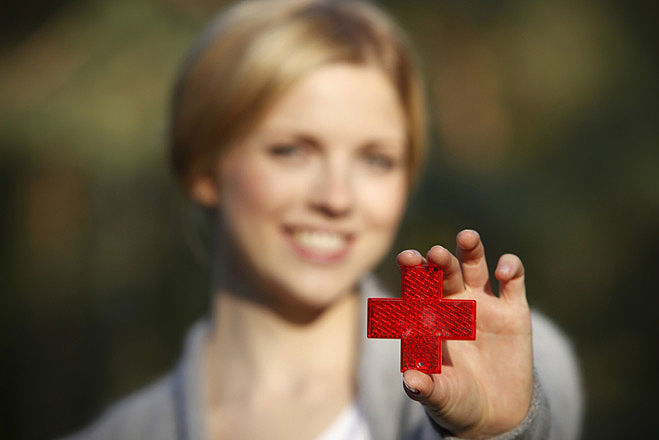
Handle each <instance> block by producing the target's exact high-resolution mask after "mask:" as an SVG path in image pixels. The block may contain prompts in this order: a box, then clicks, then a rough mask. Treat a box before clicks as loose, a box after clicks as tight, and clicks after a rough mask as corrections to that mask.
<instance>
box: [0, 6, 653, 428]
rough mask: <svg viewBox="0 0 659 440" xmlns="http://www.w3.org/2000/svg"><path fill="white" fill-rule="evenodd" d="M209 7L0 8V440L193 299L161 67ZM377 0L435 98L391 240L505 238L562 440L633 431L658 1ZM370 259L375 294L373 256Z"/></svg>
mask: <svg viewBox="0 0 659 440" xmlns="http://www.w3.org/2000/svg"><path fill="white" fill-rule="evenodd" d="M223 3H227V2H221V1H213V0H194V1H190V0H113V1H101V0H75V1H72V0H48V1H45V0H21V1H18V0H6V1H4V2H3V6H2V7H1V8H2V13H1V14H0V20H1V22H2V26H0V32H1V34H0V35H1V37H0V169H1V172H0V178H1V182H2V184H1V185H0V212H1V216H0V221H1V225H2V226H1V231H2V242H1V245H0V258H1V260H0V280H1V283H2V287H1V291H2V296H1V298H2V299H1V301H2V302H1V303H0V345H1V348H2V359H0V360H1V362H0V387H1V388H0V406H1V413H0V438H6V439H46V438H53V437H56V436H58V435H62V434H64V433H67V432H70V431H71V430H73V429H75V428H77V427H80V426H81V425H83V424H86V423H88V422H89V421H90V420H92V419H93V418H94V417H96V416H97V415H98V414H99V412H100V411H101V410H102V409H103V408H104V407H105V406H106V405H107V404H108V403H109V402H111V401H113V400H115V399H117V398H119V397H120V396H123V395H125V394H126V393H129V392H130V391H132V390H135V389H136V388H138V387H140V386H142V385H144V384H146V383H148V382H149V381H151V380H153V379H154V378H155V377H156V376H158V375H160V374H162V373H164V372H165V371H167V370H168V369H169V368H171V367H172V365H173V363H174V362H175V360H176V358H177V356H178V354H179V350H180V348H181V343H182V338H183V335H184V334H185V330H186V328H187V327H188V326H189V325H190V324H191V323H192V322H193V321H194V320H195V319H197V318H198V317H200V316H201V315H203V314H204V313H205V311H206V309H207V307H208V303H209V297H208V292H209V267H208V264H207V262H206V260H205V246H204V241H205V240H207V239H208V236H207V231H206V230H205V229H204V228H203V225H202V226H198V225H199V221H198V220H199V218H197V217H196V214H195V213H194V211H190V210H186V209H185V206H184V204H183V203H182V199H181V197H180V195H179V194H178V192H177V188H176V185H175V184H174V182H173V179H172V178H171V177H170V175H169V173H168V167H167V161H166V154H165V137H166V120H167V106H168V101H169V89H170V86H171V84H172V81H173V78H174V76H175V72H176V66H177V63H178V62H179V61H180V59H181V56H182V53H183V51H184V50H185V48H186V46H187V45H188V44H189V43H190V42H191V40H192V39H193V38H194V36H195V34H196V33H197V32H198V31H199V30H200V28H201V26H202V25H203V24H204V23H205V22H206V21H207V20H208V19H209V17H210V16H211V14H212V12H213V11H215V10H216V9H217V7H218V6H220V5H222V4H223ZM380 4H382V5H383V6H384V7H385V8H386V9H388V10H389V11H390V12H391V13H392V14H393V15H394V16H395V17H396V18H397V19H398V21H399V22H400V23H401V24H402V26H403V27H404V28H406V29H407V30H408V31H409V33H410V35H411V38H412V40H413V41H414V43H415V44H416V46H417V47H418V51H419V54H420V58H421V59H422V62H423V64H424V67H425V72H426V79H427V83H428V90H429V96H430V99H431V102H432V107H433V113H432V118H431V119H432V126H433V127H432V138H433V139H432V144H433V145H432V153H431V158H430V159H431V160H430V161H429V163H428V166H427V169H426V174H425V178H424V180H423V182H422V183H421V185H420V187H419V188H418V191H417V192H416V194H415V196H414V197H413V200H412V203H411V206H410V209H409V212H408V214H407V217H406V219H405V222H404V225H403V228H402V231H401V235H400V237H399V239H398V241H397V243H396V247H395V250H400V249H403V248H407V247H416V248H419V249H422V250H424V251H425V249H427V248H429V247H430V246H431V245H432V244H435V243H441V244H445V245H447V246H449V247H453V246H454V244H453V243H454V236H455V233H456V232H457V231H459V230H460V229H461V228H463V227H472V228H476V229H477V230H479V231H480V232H481V235H482V236H483V238H484V240H485V242H486V246H487V249H488V255H489V258H490V259H494V258H496V257H497V256H498V255H499V254H501V253H503V252H515V253H517V254H519V255H520V256H521V257H522V259H523V260H524V262H525V265H526V269H527V277H528V278H527V279H528V294H529V297H530V302H531V304H532V305H533V306H535V307H537V308H539V309H540V310H543V311H544V312H546V313H547V314H549V315H550V316H552V317H553V318H554V320H555V321H556V322H557V323H558V324H559V325H560V326H561V327H562V328H563V329H564V330H565V332H566V333H567V334H569V335H570V336H571V338H572V340H573V342H574V346H575V348H576V350H577V352H578V355H579V358H580V361H581V365H582V369H583V373H584V388H585V391H586V396H587V402H586V405H587V412H586V420H585V430H584V438H587V439H588V438H593V439H594V438H597V439H605V438H641V437H643V438H648V437H653V436H654V435H656V434H657V433H658V432H659V430H658V429H657V427H656V422H655V421H654V420H653V417H654V416H655V413H656V410H657V404H656V401H657V398H656V392H657V391H658V390H659V387H657V372H656V370H657V368H656V366H657V364H656V360H657V356H656V354H655V352H656V348H655V347H656V337H657V335H658V333H657V324H656V322H657V320H658V318H657V311H658V310H659V308H658V306H659V301H658V299H657V297H658V294H659V292H658V291H657V286H658V282H657V278H655V277H657V276H658V273H659V271H658V270H657V265H658V264H659V253H658V252H657V247H658V246H659V228H658V227H657V226H658V220H659V179H658V174H659V142H658V141H659V129H658V128H657V125H658V123H659V118H658V115H657V102H658V98H659V96H658V93H657V90H658V87H657V76H658V73H659V71H658V70H659V69H658V66H657V61H658V60H657V51H656V46H655V45H656V40H655V38H654V37H655V35H654V34H655V28H656V23H657V17H656V14H652V13H651V11H650V9H648V8H646V7H645V5H644V3H642V2H638V1H627V2H615V1H612V0H599V1H598V0H555V1H537V0H516V1H512V0H506V1H497V2H488V1H437V0H426V1H421V0H418V1H417V0H415V1H383V2H380ZM648 5H649V2H648ZM196 225H197V226H196ZM392 256H393V251H392ZM493 265H494V264H493V263H492V262H491V266H493ZM380 273H381V275H382V277H383V278H384V279H385V280H386V281H387V282H388V283H391V285H392V286H393V287H394V288H396V286H397V283H398V281H397V280H398V275H397V271H396V267H395V265H394V264H393V258H390V259H388V260H387V261H386V262H385V263H384V264H383V265H382V267H381V268H380ZM655 438H656V437H655Z"/></svg>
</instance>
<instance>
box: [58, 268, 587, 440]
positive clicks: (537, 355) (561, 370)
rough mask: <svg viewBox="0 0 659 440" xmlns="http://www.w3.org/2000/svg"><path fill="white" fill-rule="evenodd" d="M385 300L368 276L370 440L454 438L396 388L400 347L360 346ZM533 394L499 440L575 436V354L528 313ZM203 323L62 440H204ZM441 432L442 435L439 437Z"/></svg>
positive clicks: (364, 376)
mask: <svg viewBox="0 0 659 440" xmlns="http://www.w3.org/2000/svg"><path fill="white" fill-rule="evenodd" d="M382 296H388V294H387V293H386V292H384V291H383V290H382V289H381V287H380V286H379V285H378V283H377V281H376V280H375V278H374V277H373V276H369V277H367V278H365V279H364V280H363V282H362V283H361V297H362V301H363V304H362V305H363V307H362V310H363V313H362V315H363V320H362V325H364V327H363V331H362V332H361V336H360V337H361V339H360V355H359V367H358V371H357V374H358V381H357V383H358V391H357V393H358V396H357V399H358V403H359V406H360V408H362V409H363V411H364V413H365V416H366V419H367V422H368V425H369V429H370V431H371V435H372V438H373V439H374V440H395V439H401V440H402V439H406V440H411V439H414V440H426V439H441V438H453V437H450V434H449V433H447V432H444V431H443V430H442V429H441V428H440V427H438V426H437V425H435V424H434V423H433V422H432V421H431V420H430V418H429V417H428V416H427V415H426V414H425V411H424V410H423V407H422V406H421V405H420V404H419V403H418V402H414V401H412V400H410V399H409V398H408V397H407V396H406V395H405V393H404V391H403V388H402V377H401V373H400V370H399V365H400V364H399V362H400V361H399V356H400V348H399V347H400V345H399V344H397V343H395V342H394V341H383V340H367V339H366V328H365V321H366V298H368V297H382ZM532 323H533V352H534V366H535V377H534V389H533V396H532V402H531V407H530V409H529V413H528V414H527V416H526V418H525V419H524V420H523V421H522V423H521V424H520V425H519V426H518V427H517V428H515V429H514V430H512V431H509V432H507V433H505V434H502V435H500V436H498V437H497V440H504V439H506V440H507V439H547V438H551V439H556V440H558V439H560V440H570V439H576V438H578V437H579V431H580V426H581V416H582V390H581V382H580V376H579V371H578V367H577V362H576V359H575V356H574V353H573V351H572V349H571V347H570V345H569V344H568V342H567V339H566V338H565V337H564V336H563V335H562V334H561V333H560V331H559V330H558V329H557V328H556V327H555V326H554V325H553V324H552V323H551V322H550V321H549V320H548V319H547V318H545V317H544V316H542V315H541V314H539V313H537V312H535V311H534V312H532ZM209 327H210V322H209V320H207V319H205V320H201V321H199V322H197V323H196V324H195V325H194V326H193V327H192V328H191V329H190V331H189V332H188V335H187V337H186V341H185V346H184V350H183V354H182V356H181V358H180V360H179V362H178V364H177V366H176V367H175V368H174V370H172V371H171V372H169V373H168V374H167V375H165V376H164V377H162V378H160V379H159V380H157V381H155V382H154V383H153V384H151V385H149V386H147V387H146V388H144V389H142V390H140V391H138V392H136V393H134V394H133V395H130V396H128V397H126V398H124V399H123V400H121V401H119V402H117V403H115V404H114V405H112V406H111V407H110V408H109V409H107V410H106V411H105V412H104V413H103V414H102V415H101V417H100V418H99V419H98V420H97V421H96V422H94V423H93V424H92V425H90V426H89V427H87V428H86V429H85V430H83V431H81V432H79V433H77V434H75V435H73V436H70V437H68V440H110V439H112V440H123V439H125V440H129V439H130V440H139V439H145V440H146V439H158V440H175V439H179V440H208V434H207V432H206V426H205V423H204V408H203V407H202V405H203V390H202V388H201V383H200V380H199V378H200V377H201V373H200V371H201V368H202V359H201V356H202V347H203V342H204V339H205V338H206V337H207V335H208V332H209ZM442 433H444V434H442Z"/></svg>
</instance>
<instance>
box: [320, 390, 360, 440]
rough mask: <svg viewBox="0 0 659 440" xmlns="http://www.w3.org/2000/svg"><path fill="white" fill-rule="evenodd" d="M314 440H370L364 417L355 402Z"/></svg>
mask: <svg viewBox="0 0 659 440" xmlns="http://www.w3.org/2000/svg"><path fill="white" fill-rule="evenodd" d="M316 440H371V433H370V432H369V430H368V424H367V423H366V416H364V413H363V412H362V410H361V409H360V408H359V405H358V404H357V401H356V400H353V401H352V403H351V404H350V405H348V406H347V407H346V408H344V409H343V411H341V412H340V413H339V415H338V416H337V417H336V419H334V422H332V424H331V425H330V426H329V427H328V428H327V429H326V430H325V431H324V432H323V433H322V434H320V435H319V436H318V437H316Z"/></svg>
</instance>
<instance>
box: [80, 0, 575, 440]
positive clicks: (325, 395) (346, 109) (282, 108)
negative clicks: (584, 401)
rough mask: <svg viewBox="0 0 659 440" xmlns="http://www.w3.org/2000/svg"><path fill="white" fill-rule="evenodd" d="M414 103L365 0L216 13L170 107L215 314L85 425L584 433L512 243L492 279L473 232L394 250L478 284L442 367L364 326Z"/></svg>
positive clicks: (404, 193)
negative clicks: (470, 314) (207, 239)
mask: <svg viewBox="0 0 659 440" xmlns="http://www.w3.org/2000/svg"><path fill="white" fill-rule="evenodd" d="M424 119H425V109H424V104H423V93H422V90H421V86H420V80H419V74H418V72H417V71H416V70H415V65H414V63H413V60H412V57H411V55H410V49H409V47H408V43H407V42H406V40H405V38H404V37H403V36H402V33H401V31H400V30H399V29H398V28H397V27H396V26H395V25H394V24H393V23H392V21H391V20H390V18H388V17H387V16H386V15H385V14H384V13H383V12H382V11H380V10H379V9H377V8H376V7H375V6H373V5H371V4H368V3H365V2H360V1H312V0H280V1H267V0H266V1H263V0H256V1H248V2H241V3H238V4H235V5H233V6H232V7H230V8H229V9H227V10H225V11H223V13H222V14H221V15H219V16H218V18H217V19H216V20H215V21H213V22H212V23H211V25H210V26H209V28H208V29H207V30H206V31H205V32H204V33H203V34H202V36H201V37H200V39H199V40H198V41H197V43H196V44H195V45H194V46H193V48H192V49H191V51H190V53H189V55H188V57H187V58H186V61H185V62H184V65H183V68H182V71H181V74H180V77H179V79H178V82H177V84H176V88H175V96H174V101H173V112H172V120H171V157H172V163H173V169H174V172H175V175H176V177H177V179H178V180H179V182H180V183H181V187H182V188H183V190H184V191H185V193H186V194H187V195H188V196H189V197H190V199H191V200H192V201H194V202H195V203H197V204H199V205H200V206H202V207H205V208H207V209H208V211H209V212H210V214H209V215H211V216H212V217H213V224H214V225H215V228H216V239H215V240H214V242H213V243H212V246H213V249H214V253H213V260H212V268H213V271H214V274H213V290H212V295H213V298H214V302H213V307H212V310H211V313H210V316H209V317H208V318H207V319H203V320H201V321H200V322H199V323H197V324H196V325H195V326H194V327H193V328H192V329H191V331H190V333H189V335H188V337H187V342H186V346H185V349H184V353H183V355H182V358H181V360H180V363H179V364H178V366H177V367H176V368H175V369H174V370H173V371H172V372H171V373H170V374H168V375H167V376H165V377H164V378H162V379H160V380H159V381H157V382H155V383H154V384H153V385H151V386H150V387H148V388H146V389H145V390H142V391H140V392H138V393H137V394H135V395H133V396H130V397H128V398H127V399H125V400H123V401H122V402H119V403H118V404H116V405H114V406H113V407H111V408H110V409H109V410H108V411H107V412H106V413H105V414H104V415H103V416H102V417H101V418H100V419H99V420H98V421H97V422H96V423H94V424H93V425H92V426H90V427H89V428H88V429H86V430H85V431H83V432H81V433H79V434H78V436H77V437H76V438H81V439H82V438H93V439H140V438H150V439H195V440H197V439H199V440H201V439H208V440H215V439H368V438H370V439H377V440H380V439H382V440H384V439H430V438H449V437H453V436H455V437H460V438H500V439H504V438H505V439H508V438H525V439H526V438H529V439H530V438H538V439H539V438H549V437H550V436H551V437H552V438H561V439H570V438H575V437H576V436H577V435H578V430H579V423H580V398H581V397H580V388H579V378H578V373H577V369H576V366H575V361H574V359H573V357H572V354H571V351H570V349H569V346H568V345H567V343H566V341H565V340H564V339H563V337H562V336H561V335H560V334H559V333H558V332H557V330H556V329H555V328H554V327H553V326H552V325H551V324H550V323H549V322H548V321H547V320H546V319H544V318H542V317H541V316H539V315H536V314H533V313H531V312H530V311H529V308H528V305H527V302H526V296H525V288H524V269H523V266H522V263H521V261H520V259H519V258H517V257H516V256H514V255H504V256H502V257H501V258H500V259H499V261H498V263H497V266H496V270H495V271H494V274H495V277H496V278H497V281H498V291H499V295H498V296H496V295H494V294H493V293H492V291H493V290H492V284H493V283H492V282H490V280H489V277H488V270H487V265H486V261H485V257H484V251H483V244H482V242H481V240H480V237H479V235H478V234H477V233H476V232H475V231H470V230H466V231H462V232H460V233H459V234H458V236H457V253H456V256H454V255H452V254H451V253H450V252H449V251H448V250H446V249H445V248H444V247H441V246H434V247H433V248H431V249H430V250H429V251H428V252H427V253H426V254H425V255H422V254H421V253H419V252H418V251H415V250H406V251H403V252H401V253H400V254H398V257H397V262H398V264H399V265H416V264H421V263H423V262H426V261H429V262H432V263H435V264H438V265H440V266H441V267H442V268H444V270H445V280H444V289H445V295H446V296H450V297H454V298H471V299H476V300H477V301H478V318H477V322H478V329H477V339H476V340H475V341H473V342H472V341H469V342H465V341H459V342H451V341H449V342H446V343H445V344H444V347H445V353H444V359H445V362H446V363H445V365H444V367H443V370H442V373H441V374H438V375H427V374H425V373H422V372H419V371H415V370H408V371H406V372H405V373H404V374H403V375H402V377H401V374H400V372H399V369H398V368H399V351H398V346H397V345H396V344H394V343H391V342H383V341H367V340H365V327H364V320H365V298H366V297H379V296H384V295H385V292H382V290H381V288H380V287H379V286H378V284H377V282H376V281H375V280H374V279H373V277H372V275H370V273H371V271H372V270H373V268H374V267H375V266H376V264H377V263H378V262H379V261H380V260H381V259H382V258H383V257H384V256H385V255H386V254H387V252H388V251H389V248H390V246H391V243H392V240H393V238H394V236H395V234H396V231H397V229H398V226H399V223H400V220H401V217H402V215H403V211H404V209H405V205H406V201H407V198H408V195H409V192H410V190H411V188H412V186H413V185H414V182H415V180H416V178H417V176H418V172H419V167H420V165H421V164H422V162H423V157H424V150H425V139H424V130H425V127H424ZM532 335H533V336H532ZM534 351H535V356H534ZM547 353H550V354H551V356H553V359H554V361H553V363H550V362H549V359H550V357H549V356H548V355H547ZM401 382H403V385H401Z"/></svg>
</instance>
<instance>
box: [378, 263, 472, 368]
mask: <svg viewBox="0 0 659 440" xmlns="http://www.w3.org/2000/svg"><path fill="white" fill-rule="evenodd" d="M400 271H401V297H400V299H397V298H369V299H368V329H367V336H368V337H369V338H385V339H400V340H401V344H400V371H401V372H403V371H405V370H410V369H414V370H419V371H423V372H424V373H427V374H431V373H441V371H442V339H470V340H474V339H476V301H474V300H460V299H443V298H442V293H443V281H444V271H443V270H442V269H440V267H439V266H437V265H435V264H428V265H426V266H424V265H418V266H401V268H400Z"/></svg>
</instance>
